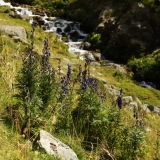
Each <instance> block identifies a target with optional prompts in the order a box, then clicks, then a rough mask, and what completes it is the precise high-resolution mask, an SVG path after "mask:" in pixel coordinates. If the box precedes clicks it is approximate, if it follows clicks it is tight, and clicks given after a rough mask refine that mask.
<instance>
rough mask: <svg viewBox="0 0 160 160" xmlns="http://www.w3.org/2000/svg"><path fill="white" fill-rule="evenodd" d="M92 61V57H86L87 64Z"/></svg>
mask: <svg viewBox="0 0 160 160" xmlns="http://www.w3.org/2000/svg"><path fill="white" fill-rule="evenodd" d="M91 62H92V60H91V59H90V58H88V57H87V58H86V65H90V64H91Z"/></svg>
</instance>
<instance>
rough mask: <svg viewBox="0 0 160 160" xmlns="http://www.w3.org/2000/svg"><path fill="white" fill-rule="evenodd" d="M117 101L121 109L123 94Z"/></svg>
mask: <svg viewBox="0 0 160 160" xmlns="http://www.w3.org/2000/svg"><path fill="white" fill-rule="evenodd" d="M116 101H117V104H118V107H119V109H121V108H122V98H121V96H118V98H117V100H116Z"/></svg>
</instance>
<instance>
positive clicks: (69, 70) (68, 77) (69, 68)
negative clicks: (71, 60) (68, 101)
mask: <svg viewBox="0 0 160 160" xmlns="http://www.w3.org/2000/svg"><path fill="white" fill-rule="evenodd" d="M71 72H72V69H71V66H70V65H69V64H68V71H67V80H68V82H70V80H71Z"/></svg>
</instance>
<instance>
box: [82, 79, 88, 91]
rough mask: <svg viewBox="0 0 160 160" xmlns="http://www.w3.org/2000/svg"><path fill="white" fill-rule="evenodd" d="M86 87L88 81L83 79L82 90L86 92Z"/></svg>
mask: <svg viewBox="0 0 160 160" xmlns="http://www.w3.org/2000/svg"><path fill="white" fill-rule="evenodd" d="M87 86H88V80H87V79H86V78H85V79H84V80H83V82H82V90H86V89H87Z"/></svg>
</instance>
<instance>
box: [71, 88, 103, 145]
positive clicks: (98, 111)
mask: <svg viewBox="0 0 160 160" xmlns="http://www.w3.org/2000/svg"><path fill="white" fill-rule="evenodd" d="M102 104H103V103H102V101H101V99H100V98H99V97H98V96H97V95H96V94H95V93H94V92H93V91H92V90H91V89H87V90H85V91H81V93H80V97H79V99H78V104H77V107H76V108H75V109H74V110H73V111H72V117H73V122H74V126H75V128H76V132H77V134H78V135H83V136H84V138H85V140H86V141H90V142H94V141H95V140H96V138H98V139H102V132H101V131H100V128H101V125H102V123H103V122H102V119H103V114H104V113H105V111H104V110H103V105H102Z"/></svg>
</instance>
